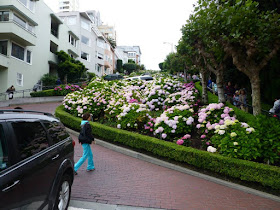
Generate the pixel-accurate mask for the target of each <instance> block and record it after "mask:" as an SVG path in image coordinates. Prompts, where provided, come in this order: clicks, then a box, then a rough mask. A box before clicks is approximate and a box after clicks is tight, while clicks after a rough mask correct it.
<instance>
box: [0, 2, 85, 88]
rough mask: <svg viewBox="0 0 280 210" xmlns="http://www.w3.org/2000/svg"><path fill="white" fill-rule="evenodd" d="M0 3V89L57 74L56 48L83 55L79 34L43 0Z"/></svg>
mask: <svg viewBox="0 0 280 210" xmlns="http://www.w3.org/2000/svg"><path fill="white" fill-rule="evenodd" d="M0 7H1V11H0V93H1V92H5V91H6V90H7V88H8V87H10V86H11V85H14V86H15V89H16V90H23V89H29V88H31V89H32V88H33V86H34V84H36V83H37V82H38V80H40V79H41V77H42V76H43V75H44V74H46V73H51V74H56V65H57V56H56V55H55V54H54V53H55V52H56V51H60V50H63V51H65V52H67V53H69V54H71V55H73V56H74V57H77V56H79V55H80V52H79V51H78V49H79V46H80V44H79V36H78V35H76V33H75V32H74V31H72V30H71V29H70V28H69V27H68V26H67V25H66V24H63V22H62V21H61V20H60V18H58V17H57V16H56V15H55V14H54V13H53V11H52V10H51V9H50V8H49V7H48V6H47V5H46V4H45V3H44V2H43V0H37V1H34V0H1V1H0Z"/></svg>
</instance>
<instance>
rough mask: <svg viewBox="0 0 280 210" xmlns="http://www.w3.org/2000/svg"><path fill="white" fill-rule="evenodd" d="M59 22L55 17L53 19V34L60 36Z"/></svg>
mask: <svg viewBox="0 0 280 210" xmlns="http://www.w3.org/2000/svg"><path fill="white" fill-rule="evenodd" d="M58 27H59V23H58V22H57V21H56V20H55V19H53V18H52V19H51V34H52V35H54V36H55V37H57V38H58Z"/></svg>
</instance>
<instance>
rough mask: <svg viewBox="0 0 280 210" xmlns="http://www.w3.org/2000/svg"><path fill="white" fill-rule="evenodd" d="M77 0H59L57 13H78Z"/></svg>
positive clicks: (78, 4)
mask: <svg viewBox="0 0 280 210" xmlns="http://www.w3.org/2000/svg"><path fill="white" fill-rule="evenodd" d="M79 6H80V3H79V0H59V12H71V11H79Z"/></svg>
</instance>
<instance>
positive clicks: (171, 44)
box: [163, 42, 174, 53]
mask: <svg viewBox="0 0 280 210" xmlns="http://www.w3.org/2000/svg"><path fill="white" fill-rule="evenodd" d="M163 44H169V45H170V46H171V52H172V53H173V52H174V51H173V43H171V42H163Z"/></svg>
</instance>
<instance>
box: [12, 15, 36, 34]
mask: <svg viewBox="0 0 280 210" xmlns="http://www.w3.org/2000/svg"><path fill="white" fill-rule="evenodd" d="M13 20H14V22H16V23H17V24H18V25H20V26H21V27H23V28H24V29H26V30H28V31H30V32H31V33H34V26H33V25H31V24H30V23H27V22H26V21H25V20H23V19H22V18H21V17H19V16H17V15H16V14H14V19H13Z"/></svg>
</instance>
